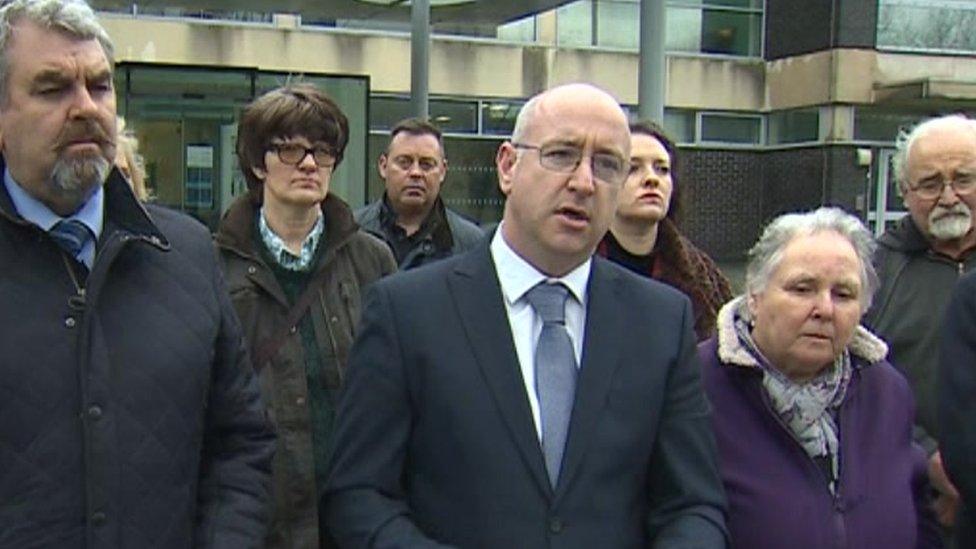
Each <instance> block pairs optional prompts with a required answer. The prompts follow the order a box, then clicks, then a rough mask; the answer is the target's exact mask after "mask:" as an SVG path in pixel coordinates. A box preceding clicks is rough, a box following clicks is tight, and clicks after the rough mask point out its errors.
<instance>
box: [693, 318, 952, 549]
mask: <svg viewBox="0 0 976 549" xmlns="http://www.w3.org/2000/svg"><path fill="white" fill-rule="evenodd" d="M740 303H741V300H739V299H737V300H735V301H732V302H730V303H729V304H728V305H726V306H725V307H723V308H722V310H721V312H720V313H719V320H718V334H717V336H716V337H713V338H712V339H709V340H708V341H706V342H704V343H702V344H700V345H699V346H698V354H699V358H700V359H701V362H702V369H703V370H702V379H703V383H704V386H705V391H706V393H707V394H708V398H709V401H710V402H711V403H712V406H713V407H714V413H713V414H712V423H713V425H714V430H715V438H716V442H717V443H718V455H719V470H720V471H721V474H722V480H723V482H724V483H725V491H726V494H727V496H728V498H729V532H730V534H731V537H732V547H741V548H748V549H763V548H769V549H781V548H790V549H823V548H827V547H830V548H850V549H861V548H864V549H868V548H871V549H873V548H882V547H883V548H884V549H914V548H922V547H941V540H940V538H939V534H938V528H937V526H936V523H935V519H934V516H933V515H932V512H931V510H930V508H929V501H928V499H927V487H928V483H927V476H926V459H925V456H924V452H923V451H922V450H921V448H920V447H919V446H917V445H915V444H914V443H913V442H912V439H911V430H912V412H913V409H912V408H913V407H912V396H911V391H910V390H909V388H908V385H907V384H906V383H905V380H904V378H903V377H902V376H901V375H899V374H898V372H896V371H895V370H894V368H892V367H891V365H890V364H888V363H887V362H885V360H884V354H885V352H886V350H887V349H886V348H885V345H884V343H883V342H881V341H880V340H879V339H878V338H876V337H874V336H873V335H871V334H870V332H868V331H867V330H865V329H863V328H858V330H857V332H856V333H855V335H854V338H853V339H852V341H851V343H850V345H849V346H848V349H849V350H850V352H851V362H852V366H853V369H854V371H853V374H852V377H851V381H850V385H849V386H848V388H847V393H846V397H845V400H844V402H843V404H841V407H840V411H839V414H838V415H839V418H838V424H839V426H840V459H841V464H840V479H839V481H838V488H837V491H836V494H831V492H830V490H829V489H828V487H827V480H826V477H825V476H824V473H823V470H822V469H821V468H820V467H819V466H818V465H817V464H816V463H815V462H814V460H813V459H812V458H810V457H809V456H808V455H807V453H806V452H805V451H804V450H803V448H802V447H801V446H800V444H799V442H797V440H796V438H795V436H794V435H793V433H792V431H790V430H789V428H788V427H787V426H786V425H785V423H783V421H782V420H781V419H780V418H779V416H778V415H777V414H776V413H775V412H774V411H773V408H772V405H771V404H770V403H769V400H768V399H769V397H768V396H767V394H766V391H765V389H764V388H763V385H762V370H761V367H760V366H759V365H758V363H757V362H756V360H755V359H754V358H753V357H752V355H750V354H749V353H748V351H746V350H745V348H744V346H742V344H741V343H739V339H738V337H737V336H736V334H735V328H734V327H733V325H732V324H733V322H732V316H733V310H734V308H735V307H737V306H738V305H739V304H740Z"/></svg>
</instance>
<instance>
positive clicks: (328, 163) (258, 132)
mask: <svg viewBox="0 0 976 549" xmlns="http://www.w3.org/2000/svg"><path fill="white" fill-rule="evenodd" d="M348 141H349V123H348V121H347V120H346V116H345V115H344V114H343V113H342V111H341V110H340V109H339V107H338V105H336V104H335V102H333V101H332V100H331V99H330V98H329V97H328V96H326V95H325V94H324V93H322V92H321V91H319V90H318V89H317V88H315V87H313V86H311V85H305V84H298V85H289V86H285V87H283V88H278V89H275V90H272V91H270V92H268V93H266V94H264V95H262V96H261V97H259V98H258V99H256V100H255V101H254V102H253V103H251V104H250V105H248V106H247V107H246V108H245V109H244V112H243V114H242V115H241V120H240V124H239V126H238V134H237V156H238V159H239V161H240V168H241V172H243V174H244V177H245V178H246V179H247V184H248V192H247V194H246V195H244V196H240V197H238V198H237V199H236V200H235V201H234V202H233V204H231V206H230V208H229V209H228V210H227V213H226V214H225V215H224V218H223V219H222V220H221V223H220V227H219V228H218V231H217V237H216V241H217V248H218V250H219V253H220V259H221V264H222V266H223V269H224V276H225V277H226V279H227V285H228V287H229V289H230V293H231V298H232V299H233V302H234V307H235V308H236V309H237V313H238V315H239V316H240V319H241V323H242V324H243V326H244V333H245V335H246V336H247V342H248V346H249V347H250V351H251V358H252V361H253V363H254V368H255V371H256V372H257V375H258V379H259V380H260V384H261V391H262V394H263V396H264V399H265V402H266V403H267V404H268V409H269V412H270V414H271V416H272V419H273V420H274V421H275V423H276V426H277V429H278V450H277V453H276V454H275V460H274V464H273V482H274V494H275V496H274V497H275V506H274V507H275V512H274V517H273V522H272V524H271V530H270V534H269V537H268V540H267V546H268V547H319V546H320V545H323V544H324V540H326V539H327V535H326V533H325V532H324V530H322V528H321V526H320V524H321V523H320V521H319V513H318V501H319V496H320V495H321V492H322V489H323V487H324V483H325V474H326V464H327V460H328V456H329V455H330V453H331V442H332V424H333V420H334V417H335V410H336V399H337V396H338V393H339V389H340V385H341V381H342V378H343V373H344V370H345V367H346V357H347V356H348V354H349V348H350V346H351V345H352V340H353V335H354V334H353V330H354V327H355V326H356V324H357V323H358V321H359V312H360V302H361V299H362V296H363V293H364V291H365V288H366V287H367V286H368V285H369V284H370V283H372V282H373V281H375V280H376V279H378V278H380V277H382V276H384V275H386V274H389V273H392V272H394V271H396V263H394V261H393V256H392V254H391V253H390V250H389V248H388V247H387V246H386V244H384V243H383V242H382V241H380V240H378V239H377V238H375V237H373V236H371V235H369V234H367V233H365V232H364V231H362V230H360V229H359V227H358V226H357V225H356V223H355V221H353V217H352V212H351V211H350V210H349V206H347V205H346V203H345V202H343V201H342V200H341V199H340V198H339V197H337V196H335V195H333V194H332V193H330V192H329V183H330V181H331V179H332V174H333V173H334V172H335V169H336V167H337V166H338V165H339V163H340V162H341V161H342V154H343V152H344V151H345V148H346V143H347V142H348Z"/></svg>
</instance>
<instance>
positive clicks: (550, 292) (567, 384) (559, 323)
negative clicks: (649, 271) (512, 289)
mask: <svg viewBox="0 0 976 549" xmlns="http://www.w3.org/2000/svg"><path fill="white" fill-rule="evenodd" d="M525 297H526V299H528V300H529V303H530V304H532V308H533V309H535V312H536V313H538V315H539V316H540V317H542V333H541V334H539V341H538V342H537V343H536V347H535V392H536V395H537V396H538V397H539V420H540V421H541V423H542V454H543V456H545V459H546V470H547V471H548V473H549V483H550V484H551V485H552V486H553V487H555V486H556V482H557V481H558V480H559V470H560V468H561V466H562V461H563V450H564V449H565V447H566V436H567V434H568V432H569V418H570V416H571V415H572V412H573V398H574V397H575V395H576V374H577V371H576V370H577V369H576V354H575V353H574V352H573V342H572V340H571V339H570V338H569V332H568V331H566V322H565V320H566V314H565V310H566V299H567V298H568V297H569V290H567V289H566V286H564V285H562V284H558V283H557V284H547V283H546V282H541V283H539V284H538V285H536V286H535V287H533V288H532V289H531V290H529V291H528V293H526V294H525Z"/></svg>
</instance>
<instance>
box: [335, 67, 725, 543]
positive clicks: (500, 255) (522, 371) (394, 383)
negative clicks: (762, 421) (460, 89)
mask: <svg viewBox="0 0 976 549" xmlns="http://www.w3.org/2000/svg"><path fill="white" fill-rule="evenodd" d="M629 153H630V133H629V130H628V124H627V118H626V115H625V114H624V112H623V111H622V110H621V108H620V106H619V105H618V104H617V102H616V101H615V100H614V99H613V98H612V97H610V96H609V95H608V94H607V93H606V92H603V91H602V90H599V89H597V88H594V87H592V86H590V85H586V84H571V85H566V86H560V87H557V88H554V89H552V90H549V91H547V92H544V93H542V94H540V95H537V96H536V97H534V98H533V99H531V100H530V101H529V102H528V103H526V105H525V106H524V107H523V108H522V111H521V112H520V114H519V116H518V120H517V122H516V125H515V130H514V133H513V136H512V140H511V141H507V142H505V143H503V144H502V145H501V146H500V148H499V150H498V153H497V156H496V162H495V164H496V168H497V171H498V179H499V187H500V189H501V191H502V193H503V194H505V195H506V197H507V199H506V203H505V211H504V216H503V219H502V222H501V224H500V225H499V228H498V229H497V230H496V231H495V233H494V235H493V236H492V237H491V238H490V239H486V240H485V241H484V242H483V244H480V245H479V246H478V247H476V248H475V249H474V250H472V251H470V252H468V253H466V254H463V255H461V256H457V257H454V258H452V259H450V260H446V261H442V262H439V263H437V264H435V265H432V266H431V267H428V268H424V269H418V270H414V271H409V272H406V273H401V274H398V275H396V276H393V277H389V278H386V279H384V280H381V281H379V282H377V283H376V284H375V285H374V286H373V288H372V289H371V290H370V292H369V293H368V294H367V298H366V303H365V305H364V311H363V323H362V325H361V327H360V333H359V335H358V336H357V340H356V344H355V346H354V348H353V353H352V356H351V357H350V368H349V376H348V378H347V383H346V389H345V391H344V393H343V397H342V400H341V402H340V406H339V415H338V417H337V423H336V441H335V448H336V453H335V455H334V456H333V462H332V467H331V470H330V475H329V483H328V487H327V493H326V505H325V507H326V515H327V520H328V524H329V527H330V529H331V532H332V533H333V534H334V535H335V538H336V540H337V541H338V542H339V544H340V546H343V547H364V546H371V547H435V546H437V547H440V546H441V545H439V544H446V545H449V546H458V547H520V548H530V549H531V548H544V547H546V548H548V547H580V548H583V547H650V546H654V547H703V548H709V547H725V545H726V539H725V538H726V530H725V518H724V495H723V492H722V487H721V480H720V479H719V476H718V472H717V469H716V463H715V445H714V440H713V438H712V435H711V427H710V418H709V413H710V412H709V406H708V404H707V402H706V400H705V398H704V396H703V394H702V390H701V386H700V380H699V368H698V363H697V359H696V358H695V356H696V355H695V344H696V338H695V334H694V332H693V330H692V323H693V320H694V316H693V314H692V310H691V305H690V303H689V302H688V299H687V298H685V297H684V296H683V295H682V294H680V293H679V292H678V291H677V290H673V289H671V288H669V287H666V286H664V285H662V284H660V283H657V282H654V281H651V280H649V279H646V278H644V277H640V276H638V275H636V274H633V273H630V272H629V271H626V270H624V269H623V268H621V267H619V266H617V265H615V264H613V263H610V262H608V261H606V260H603V259H602V258H594V257H593V252H594V250H595V249H596V246H597V243H598V242H599V241H600V239H601V238H602V237H603V235H604V234H605V233H606V231H607V227H608V225H609V223H610V219H611V216H612V215H613V212H614V208H615V206H616V195H617V192H618V191H619V189H620V186H621V185H622V184H623V181H624V179H625V177H626V175H627V172H628V168H629V162H628V159H629V157H630V156H629Z"/></svg>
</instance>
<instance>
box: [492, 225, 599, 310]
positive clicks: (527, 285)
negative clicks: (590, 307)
mask: <svg viewBox="0 0 976 549" xmlns="http://www.w3.org/2000/svg"><path fill="white" fill-rule="evenodd" d="M503 225H504V223H503V224H500V225H499V226H498V229H497V230H496V231H495V236H494V237H492V239H491V257H492V259H493V260H494V262H495V271H496V272H497V273H498V283H499V284H500V285H501V288H502V295H504V296H505V300H506V301H507V302H508V304H509V306H512V305H514V304H515V302H517V301H518V300H519V299H522V297H523V296H524V295H525V293H526V292H528V291H529V290H531V289H532V288H533V287H535V286H536V285H537V284H538V283H540V282H543V281H546V280H548V281H551V282H562V283H563V284H565V285H566V287H567V288H569V292H570V293H571V294H572V295H573V297H575V298H576V301H577V302H578V303H580V304H584V303H586V301H585V300H584V298H585V296H586V283H587V281H589V279H590V269H591V267H592V266H593V258H592V257H591V258H588V259H587V260H586V261H584V262H583V263H582V264H581V265H579V266H578V267H576V268H575V269H573V270H572V271H570V272H569V273H567V274H566V275H564V276H562V277H559V278H554V277H550V276H546V275H545V274H543V273H542V272H541V271H539V270H538V269H536V268H535V267H533V266H532V264H530V263H529V262H528V261H526V260H525V259H523V258H522V256H520V255H518V253H517V252H516V251H515V250H513V249H512V247H511V246H509V245H508V242H506V241H505V237H504V236H503V235H502V227H503Z"/></svg>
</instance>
